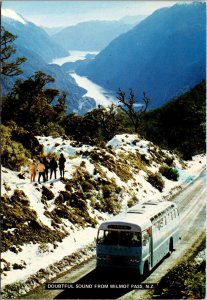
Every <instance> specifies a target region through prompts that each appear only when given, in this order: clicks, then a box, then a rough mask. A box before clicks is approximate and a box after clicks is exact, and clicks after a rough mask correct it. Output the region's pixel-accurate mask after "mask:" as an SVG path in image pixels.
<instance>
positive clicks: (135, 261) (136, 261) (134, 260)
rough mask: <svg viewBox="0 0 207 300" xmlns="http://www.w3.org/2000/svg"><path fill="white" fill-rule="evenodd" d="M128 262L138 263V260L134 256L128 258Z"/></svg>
mask: <svg viewBox="0 0 207 300" xmlns="http://www.w3.org/2000/svg"><path fill="white" fill-rule="evenodd" d="M129 262H130V263H133V264H134V263H138V262H139V260H138V259H135V258H131V259H130V260H129Z"/></svg>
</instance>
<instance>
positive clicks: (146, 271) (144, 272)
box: [143, 261, 149, 278]
mask: <svg viewBox="0 0 207 300" xmlns="http://www.w3.org/2000/svg"><path fill="white" fill-rule="evenodd" d="M148 274H149V264H148V261H146V262H145V264H144V271H143V277H144V278H146V277H147V276H148Z"/></svg>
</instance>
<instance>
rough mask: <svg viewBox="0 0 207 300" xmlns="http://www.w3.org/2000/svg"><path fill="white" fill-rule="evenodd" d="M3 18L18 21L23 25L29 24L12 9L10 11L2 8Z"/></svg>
mask: <svg viewBox="0 0 207 300" xmlns="http://www.w3.org/2000/svg"><path fill="white" fill-rule="evenodd" d="M1 13H2V16H3V17H7V18H9V19H12V20H15V21H18V22H20V23H22V24H24V25H25V24H27V22H26V21H25V20H24V19H23V17H22V16H20V15H19V14H17V13H16V12H15V11H13V10H11V9H8V8H2V11H1Z"/></svg>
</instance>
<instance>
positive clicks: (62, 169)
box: [59, 153, 66, 179]
mask: <svg viewBox="0 0 207 300" xmlns="http://www.w3.org/2000/svg"><path fill="white" fill-rule="evenodd" d="M65 162H66V159H65V157H64V155H63V154H62V153H61V154H60V158H59V169H60V178H63V179H64V173H65Z"/></svg>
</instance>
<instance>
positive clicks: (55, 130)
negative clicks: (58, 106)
mask: <svg viewBox="0 0 207 300" xmlns="http://www.w3.org/2000/svg"><path fill="white" fill-rule="evenodd" d="M41 134H44V135H46V136H53V137H59V136H62V135H64V134H65V130H64V129H63V127H61V126H60V125H59V124H57V123H53V122H49V123H48V124H47V125H44V126H42V130H41Z"/></svg>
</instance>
